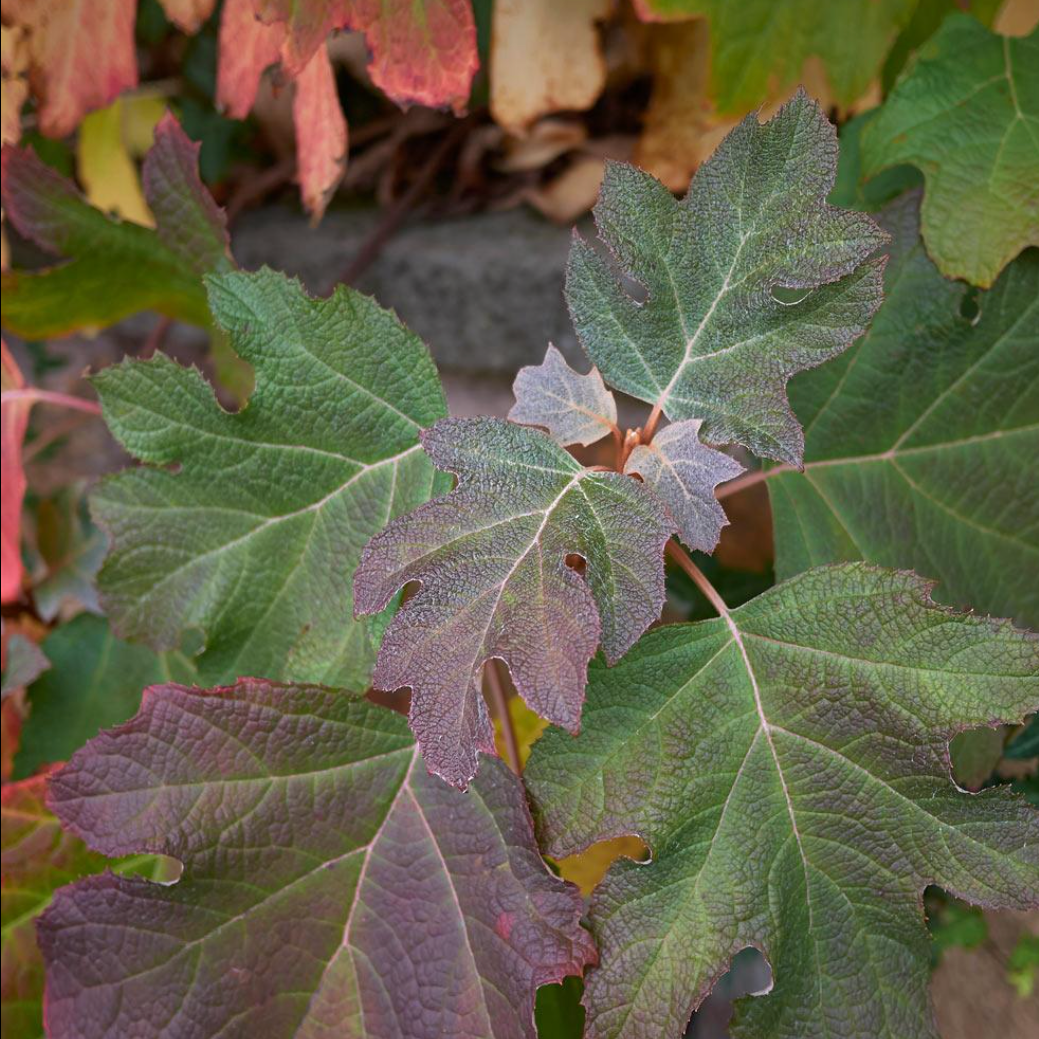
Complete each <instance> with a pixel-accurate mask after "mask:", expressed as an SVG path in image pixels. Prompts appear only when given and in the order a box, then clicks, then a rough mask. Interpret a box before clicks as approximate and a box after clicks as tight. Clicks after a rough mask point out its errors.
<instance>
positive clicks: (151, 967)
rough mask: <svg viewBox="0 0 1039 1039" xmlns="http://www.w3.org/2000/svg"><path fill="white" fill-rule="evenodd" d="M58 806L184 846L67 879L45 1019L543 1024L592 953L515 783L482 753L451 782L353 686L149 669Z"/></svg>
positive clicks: (443, 1030)
mask: <svg viewBox="0 0 1039 1039" xmlns="http://www.w3.org/2000/svg"><path fill="white" fill-rule="evenodd" d="M51 803H52V806H53V808H54V810H55V811H56V812H57V814H58V816H59V818H60V819H61V820H62V822H63V823H64V824H65V825H66V826H67V827H68V828H70V829H71V830H72V831H73V832H75V833H78V834H81V835H82V836H83V837H84V838H85V839H86V840H87V841H88V843H89V844H90V845H91V846H92V847H95V848H97V849H100V850H104V851H106V852H109V853H117V852H118V851H120V850H124V849H135V850H151V851H156V852H163V853H165V854H169V855H173V856H176V857H177V858H179V859H180V860H181V861H182V862H183V864H184V872H183V877H182V879H181V880H180V881H179V882H177V883H176V884H172V885H166V886H163V885H157V884H151V883H147V882H144V881H140V880H128V879H124V878H120V877H114V876H111V875H105V876H101V877H92V878H89V879H87V880H85V881H82V882H80V883H78V884H75V885H73V886H72V887H69V888H66V889H64V890H63V891H60V892H59V893H58V895H57V897H56V898H55V900H54V903H53V904H52V906H51V908H50V909H49V910H48V911H47V912H46V914H45V915H44V916H43V918H42V919H41V921H40V924H39V929H38V930H39V937H40V945H41V948H42V950H43V954H44V958H45V959H46V961H47V972H48V974H47V979H48V980H47V996H46V1013H47V1021H48V1026H49V1031H50V1035H51V1037H52V1039H71V1037H77V1039H79V1037H82V1039H94V1037H97V1039H101V1037H110V1036H130V1035H133V1036H134V1037H136V1039H152V1037H154V1039H158V1037H159V1036H162V1037H164V1039H196V1037H199V1036H217V1035H219V1036H221V1037H222V1039H234V1037H242V1039H256V1037H258V1036H262V1037H263V1039H282V1037H285V1039H289V1037H296V1039H299V1037H304V1036H305V1037H314V1039H317V1037H321V1039H331V1037H336V1039H354V1037H357V1039H361V1037H367V1036H380V1037H381V1036H407V1037H408V1039H425V1037H427V1036H428V1037H430V1039H432V1037H434V1036H469V1035H472V1036H477V1035H479V1036H488V1037H494V1039H533V1037H534V1034H535V1033H534V1025H533V1000H534V992H535V989H536V988H537V986H538V985H542V984H546V983H550V982H554V981H559V980H561V979H562V978H563V977H564V976H565V975H567V974H574V973H580V972H581V971H582V969H583V968H584V966H585V965H586V964H588V963H589V962H592V961H593V960H594V958H595V951H594V947H593V945H592V943H591V940H590V938H589V936H588V934H587V933H586V932H584V931H583V930H582V929H581V928H580V926H579V923H578V918H579V916H580V914H581V899H580V896H579V894H578V892H577V890H576V889H575V888H573V887H572V886H570V885H568V884H565V883H563V882H561V881H559V880H558V879H556V878H555V877H553V876H552V875H551V874H550V873H549V871H548V869H547V868H546V867H545V865H544V863H543V862H542V861H541V859H540V856H539V855H538V852H537V848H536V845H535V843H534V838H533V831H532V827H531V822H530V816H529V814H528V812H527V806H526V801H525V799H524V795H523V788H522V786H521V784H520V782H519V780H518V779H517V778H516V777H515V776H513V775H512V773H510V772H509V771H508V770H507V769H506V768H505V767H504V766H503V765H502V764H501V763H500V762H498V761H492V762H488V767H486V768H484V770H483V772H482V774H481V776H480V778H479V780H478V781H477V782H476V783H475V784H474V786H473V788H472V789H471V790H470V791H468V792H467V793H462V792H460V791H457V790H452V789H451V788H450V787H448V786H446V785H445V784H443V783H441V782H440V781H439V780H437V779H435V778H433V777H431V776H429V775H428V774H427V773H426V770H425V769H424V768H423V767H422V763H421V759H420V757H419V755H418V752H417V749H416V747H415V744H414V742H413V741H412V739H411V737H410V735H409V733H408V731H407V726H406V724H405V722H404V719H403V718H401V717H400V716H399V715H397V714H395V713H393V712H391V711H387V710H385V709H384V708H380V707H376V706H375V705H373V704H371V703H368V702H367V701H365V700H364V699H362V698H359V697H357V696H352V695H350V694H347V693H343V692H340V691H335V690H330V689H323V688H316V687H309V688H308V687H302V686H277V685H273V684H271V683H267V682H262V681H258V680H248V679H247V680H243V681H241V682H239V683H238V684H237V685H236V686H233V687H228V688H222V689H214V690H210V691H200V690H197V689H186V688H184V687H181V686H160V687H153V688H152V689H149V690H147V691H146V693H145V697H144V703H143V706H142V708H141V712H140V713H139V714H138V715H137V717H136V718H134V719H133V720H132V721H130V722H128V723H127V724H126V725H123V726H121V727H120V728H118V729H113V730H111V731H109V732H106V733H102V734H101V735H100V736H98V737H97V738H96V739H94V740H92V741H91V742H90V743H89V744H87V746H86V747H85V748H84V749H83V750H81V751H79V752H78V753H77V754H76V755H74V756H73V758H72V760H71V761H70V762H69V764H68V765H67V766H66V767H65V768H64V769H63V770H62V771H61V772H60V773H59V774H58V775H57V776H56V777H55V778H54V779H53V780H52V783H51Z"/></svg>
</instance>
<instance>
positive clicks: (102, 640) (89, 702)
mask: <svg viewBox="0 0 1039 1039" xmlns="http://www.w3.org/2000/svg"><path fill="white" fill-rule="evenodd" d="M40 650H42V652H43V654H44V656H45V657H46V658H47V660H49V661H50V667H49V669H48V670H47V671H45V672H44V673H43V676H42V677H38V678H37V679H36V681H34V682H33V684H32V686H31V687H30V689H29V703H30V705H31V708H32V710H31V712H30V714H29V718H28V719H27V720H26V721H25V722H24V724H23V725H22V733H21V739H20V740H19V743H18V751H17V753H16V754H15V759H14V778H15V779H21V778H22V777H24V776H31V775H32V774H33V773H34V772H36V770H37V769H38V768H40V766H41V765H49V764H51V763H53V762H55V761H65V760H67V759H68V758H69V757H70V756H71V755H72V753H73V752H74V751H76V750H78V749H79V748H80V747H82V746H83V744H84V743H86V741H87V740H88V739H90V738H91V737H93V736H96V735H97V734H98V732H99V731H100V730H101V729H107V728H108V727H109V726H112V725H118V724H119V723H120V722H125V721H126V720H127V718H131V717H133V715H134V714H136V713H137V708H138V707H140V705H141V690H142V689H144V687H145V686H149V685H157V684H158V683H160V682H171V681H175V682H191V681H193V680H194V677H195V668H194V666H193V665H192V662H191V660H190V658H188V657H185V656H184V655H183V654H182V653H176V652H173V653H155V652H154V651H153V650H151V649H150V648H149V647H148V646H142V645H139V644H133V643H130V642H124V641H123V640H122V639H120V638H116V636H115V635H114V634H113V633H112V629H111V628H110V627H109V624H108V621H106V620H105V619H104V618H103V617H98V616H97V615H96V614H93V613H81V614H79V615H78V616H76V617H74V618H73V619H72V620H71V621H69V622H68V623H67V624H62V625H60V626H59V627H57V628H55V629H54V630H53V631H52V632H51V633H50V634H49V635H48V636H47V638H45V639H44V640H43V643H42V645H41V646H40Z"/></svg>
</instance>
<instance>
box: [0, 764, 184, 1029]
mask: <svg viewBox="0 0 1039 1039" xmlns="http://www.w3.org/2000/svg"><path fill="white" fill-rule="evenodd" d="M46 792H47V775H46V774H41V775H38V776H33V777H32V778H31V779H25V780H22V781H21V782H20V783H5V784H4V785H3V787H2V789H0V861H2V863H3V881H2V884H0V921H2V928H0V1022H2V1025H3V1034H4V1039H40V1037H41V1036H42V1035H43V1034H44V1030H43V982H44V964H43V956H42V955H41V954H40V949H39V946H38V945H37V944H36V920H37V918H38V917H39V915H40V913H42V912H43V910H44V909H46V908H47V906H48V905H49V904H50V902H51V899H52V898H53V897H54V892H55V890H57V889H58V888H59V887H62V886H63V885H65V884H68V883H71V882H72V881H73V880H77V879H78V878H80V877H82V876H85V875H86V874H88V873H99V872H101V870H103V869H104V868H105V867H108V868H110V869H113V870H115V871H116V872H120V873H147V874H149V875H152V876H157V875H160V870H161V869H162V868H163V865H162V863H161V862H160V861H157V860H156V859H155V858H154V857H152V856H150V855H144V856H141V855H139V856H135V857H133V858H129V859H124V860H123V861H121V862H112V861H111V860H109V859H106V858H104V856H102V855H98V854H96V853H95V852H92V851H90V849H89V848H87V847H86V845H85V844H84V843H83V842H82V841H81V840H80V839H79V838H78V837H74V836H73V835H72V834H70V833H66V832H64V831H63V830H62V828H61V825H60V824H59V823H58V820H57V819H56V818H55V817H54V815H53V814H52V813H51V812H50V811H49V809H48V808H47V807H46V805H45V804H44V797H45V795H46Z"/></svg>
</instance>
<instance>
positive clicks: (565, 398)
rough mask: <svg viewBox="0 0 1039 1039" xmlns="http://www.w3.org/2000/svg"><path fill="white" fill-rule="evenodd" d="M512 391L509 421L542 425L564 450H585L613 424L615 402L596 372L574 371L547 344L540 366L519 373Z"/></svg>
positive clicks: (524, 369) (615, 423) (530, 366)
mask: <svg viewBox="0 0 1039 1039" xmlns="http://www.w3.org/2000/svg"><path fill="white" fill-rule="evenodd" d="M512 392H513V393H514V394H515V395H516V403H515V404H514V405H513V406H512V410H511V411H510V412H509V418H510V419H511V420H512V421H513V422H521V423H523V424H524V425H527V426H544V427H545V428H546V429H547V430H548V431H549V433H551V434H552V436H553V437H555V439H556V440H558V441H559V443H561V444H562V445H563V446H564V447H565V446H567V445H569V444H583V445H584V446H585V447H587V446H588V445H589V444H594V443H595V442H596V441H597V440H601V439H602V438H603V437H604V436H607V435H608V434H609V432H610V430H611V428H614V427H616V425H617V402H616V401H615V400H614V399H613V394H612V393H610V391H609V390H608V389H607V388H606V384H605V383H604V382H603V381H602V376H601V375H600V374H599V373H598V371H596V369H595V368H593V369H592V370H591V371H590V372H589V373H588V374H587V375H581V374H580V373H579V372H575V371H574V370H573V368H571V367H570V365H568V364H567V363H566V360H565V358H564V357H563V355H562V354H561V353H560V352H559V351H558V350H557V349H556V348H555V347H554V346H552V345H551V344H549V347H548V350H547V352H546V353H545V360H544V361H543V362H542V363H541V364H540V365H536V366H535V365H529V366H528V367H526V368H521V369H520V370H519V374H518V375H517V376H516V381H515V382H514V383H513V386H512Z"/></svg>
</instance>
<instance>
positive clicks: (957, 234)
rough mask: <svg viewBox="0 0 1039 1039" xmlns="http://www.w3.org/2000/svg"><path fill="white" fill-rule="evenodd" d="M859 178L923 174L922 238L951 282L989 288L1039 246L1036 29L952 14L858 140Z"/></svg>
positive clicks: (1038, 51) (1038, 59)
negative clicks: (1023, 32) (1005, 31)
mask: <svg viewBox="0 0 1039 1039" xmlns="http://www.w3.org/2000/svg"><path fill="white" fill-rule="evenodd" d="M862 160H863V172H864V173H865V175H866V176H867V177H872V176H873V175H874V174H877V173H879V172H880V171H881V170H884V169H887V168H888V167H891V166H897V165H899V164H901V163H912V164H913V165H915V166H918V167H919V168H920V170H921V171H922V173H923V175H924V184H925V194H924V204H923V214H922V216H923V236H924V241H925V242H926V243H927V251H928V252H929V253H930V255H931V257H932V259H933V260H934V261H935V263H936V264H937V265H938V269H939V270H940V271H941V272H942V273H943V274H945V275H947V276H948V277H950V278H966V279H967V280H968V281H970V282H973V283H974V284H975V285H982V286H985V287H988V286H990V285H991V284H992V283H993V282H994V281H995V280H996V277H997V275H998V274H999V272H1000V271H1001V270H1002V269H1003V267H1004V266H1005V265H1006V264H1007V262H1008V261H1010V260H1012V259H1013V258H1014V257H1015V256H1016V255H1017V254H1018V253H1019V252H1020V251H1021V250H1022V249H1023V248H1025V246H1028V245H1039V176H1037V171H1039V28H1037V29H1034V30H1033V31H1032V33H1031V34H1030V35H1029V36H1026V37H1022V38H1013V37H1008V36H999V35H998V34H996V33H992V32H989V30H988V29H986V28H985V27H984V26H983V25H982V24H981V23H980V22H978V21H977V20H976V19H974V18H971V17H969V16H968V15H963V14H955V15H950V16H949V17H948V18H946V19H945V21H944V22H943V23H942V26H941V28H940V29H939V30H938V32H936V33H935V34H934V36H933V37H931V39H930V40H929V41H928V42H927V43H926V44H925V45H924V46H923V47H922V48H921V49H920V51H919V53H918V54H917V57H916V61H915V62H914V63H913V64H912V65H910V66H909V68H908V70H907V71H906V73H905V74H904V75H903V77H902V78H901V79H900V80H899V82H898V83H897V85H896V86H895V89H894V90H893V91H892V93H891V95H890V97H889V98H888V99H887V101H886V102H885V103H884V105H883V107H882V108H881V109H880V110H879V112H878V113H877V115H876V118H874V119H872V120H871V122H870V123H869V125H868V126H867V127H866V129H865V130H864V131H863V134H862Z"/></svg>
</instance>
